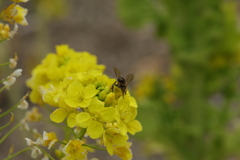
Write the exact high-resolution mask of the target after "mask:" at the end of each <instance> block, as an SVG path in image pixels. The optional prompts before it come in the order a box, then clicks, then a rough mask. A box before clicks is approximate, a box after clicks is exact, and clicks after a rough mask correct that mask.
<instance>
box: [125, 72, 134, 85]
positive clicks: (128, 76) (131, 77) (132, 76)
mask: <svg viewBox="0 0 240 160" xmlns="http://www.w3.org/2000/svg"><path fill="white" fill-rule="evenodd" d="M133 78H134V75H133V74H129V75H127V78H126V80H127V81H126V85H127V84H129V83H130V82H131V81H132V80H133Z"/></svg>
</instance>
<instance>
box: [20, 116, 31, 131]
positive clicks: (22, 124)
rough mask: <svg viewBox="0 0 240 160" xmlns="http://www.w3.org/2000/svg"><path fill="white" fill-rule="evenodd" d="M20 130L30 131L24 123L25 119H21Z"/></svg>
mask: <svg viewBox="0 0 240 160" xmlns="http://www.w3.org/2000/svg"><path fill="white" fill-rule="evenodd" d="M20 129H21V130H26V131H30V127H29V125H28V124H27V122H26V120H25V119H23V120H22V121H21V126H20Z"/></svg>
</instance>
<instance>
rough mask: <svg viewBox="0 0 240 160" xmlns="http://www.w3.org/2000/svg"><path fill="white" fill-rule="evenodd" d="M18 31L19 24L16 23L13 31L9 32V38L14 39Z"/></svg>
mask: <svg viewBox="0 0 240 160" xmlns="http://www.w3.org/2000/svg"><path fill="white" fill-rule="evenodd" d="M17 30H18V25H17V23H15V24H14V28H13V30H11V31H10V32H9V37H10V38H13V37H14V35H15V34H16V33H17Z"/></svg>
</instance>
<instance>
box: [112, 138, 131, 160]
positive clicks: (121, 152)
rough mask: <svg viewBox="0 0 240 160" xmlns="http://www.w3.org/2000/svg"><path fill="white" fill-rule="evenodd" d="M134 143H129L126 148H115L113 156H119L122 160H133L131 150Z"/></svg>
mask: <svg viewBox="0 0 240 160" xmlns="http://www.w3.org/2000/svg"><path fill="white" fill-rule="evenodd" d="M131 145H132V143H130V142H128V143H127V145H125V146H115V147H114V148H113V154H115V155H118V156H119V157H120V158H121V159H122V160H131V159H132V157H133V156H132V151H131V150H130V146H131Z"/></svg>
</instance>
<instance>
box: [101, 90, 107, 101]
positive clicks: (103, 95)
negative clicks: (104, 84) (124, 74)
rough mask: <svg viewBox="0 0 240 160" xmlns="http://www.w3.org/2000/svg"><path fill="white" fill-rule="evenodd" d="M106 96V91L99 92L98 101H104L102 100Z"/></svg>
mask: <svg viewBox="0 0 240 160" xmlns="http://www.w3.org/2000/svg"><path fill="white" fill-rule="evenodd" d="M106 95H107V93H106V91H105V90H103V91H102V92H100V94H99V99H100V100H101V101H104V99H105V98H106Z"/></svg>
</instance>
